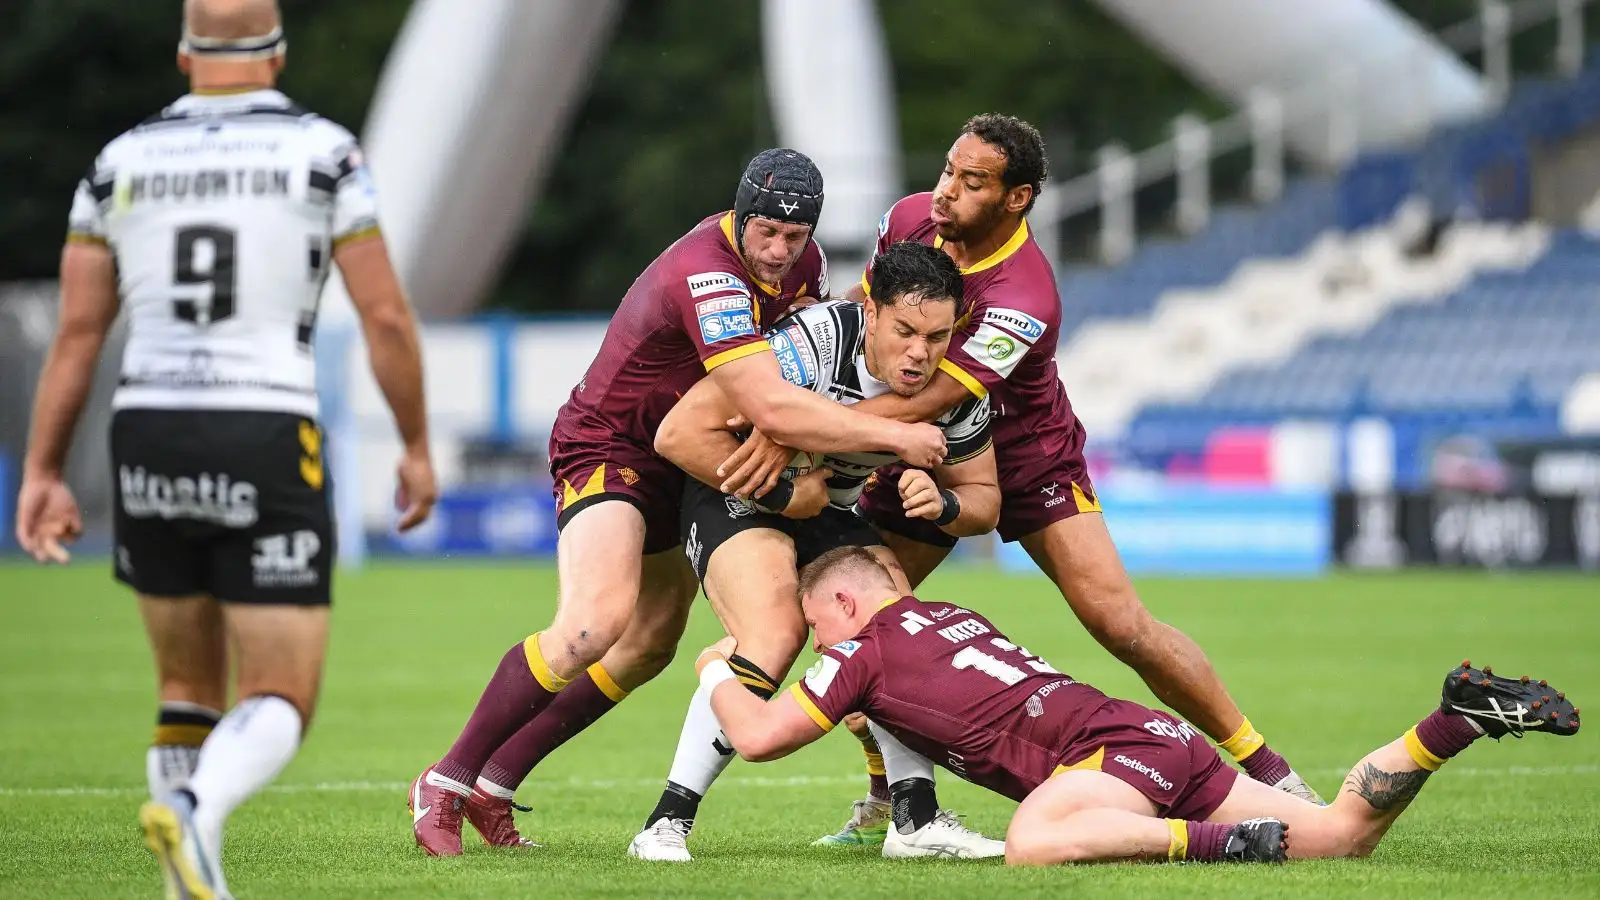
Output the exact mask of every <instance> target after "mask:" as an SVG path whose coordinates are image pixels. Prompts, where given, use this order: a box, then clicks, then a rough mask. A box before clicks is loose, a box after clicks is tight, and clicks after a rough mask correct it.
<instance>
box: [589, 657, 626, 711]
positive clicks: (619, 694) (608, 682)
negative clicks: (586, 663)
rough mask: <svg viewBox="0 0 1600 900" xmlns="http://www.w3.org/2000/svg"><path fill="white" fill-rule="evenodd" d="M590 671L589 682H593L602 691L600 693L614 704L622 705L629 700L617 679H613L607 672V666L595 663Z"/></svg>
mask: <svg viewBox="0 0 1600 900" xmlns="http://www.w3.org/2000/svg"><path fill="white" fill-rule="evenodd" d="M588 671H589V680H590V681H593V682H594V686H595V687H597V688H599V689H600V693H602V694H605V695H606V698H607V699H608V700H610V701H611V702H612V703H621V702H622V701H623V700H624V699H626V698H627V696H628V692H627V691H625V690H623V689H622V686H621V685H619V684H617V681H616V679H614V678H612V677H611V673H610V672H607V671H606V669H605V666H602V665H600V664H599V663H595V664H594V665H592V666H590V667H589V670H588Z"/></svg>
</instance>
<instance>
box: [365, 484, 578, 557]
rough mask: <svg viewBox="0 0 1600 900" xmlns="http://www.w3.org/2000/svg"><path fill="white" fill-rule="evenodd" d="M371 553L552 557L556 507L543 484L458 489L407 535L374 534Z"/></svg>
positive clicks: (450, 493)
mask: <svg viewBox="0 0 1600 900" xmlns="http://www.w3.org/2000/svg"><path fill="white" fill-rule="evenodd" d="M368 546H369V547H370V549H371V550H372V551H373V552H375V553H382V554H386V555H401V556H424V557H441V556H444V557H450V556H553V555H554V554H555V552H556V507H555V498H554V497H552V496H551V494H550V486H549V484H548V483H541V482H527V483H522V484H511V485H492V486H491V485H485V486H482V487H469V488H457V489H455V490H451V491H447V492H445V493H444V494H443V495H441V496H440V498H439V503H438V505H436V506H435V507H434V509H433V516H432V517H430V518H429V520H428V521H427V522H425V523H423V524H422V525H420V526H418V527H417V528H416V529H415V530H413V531H412V532H410V533H408V534H403V535H396V534H393V533H389V534H374V535H369V537H368Z"/></svg>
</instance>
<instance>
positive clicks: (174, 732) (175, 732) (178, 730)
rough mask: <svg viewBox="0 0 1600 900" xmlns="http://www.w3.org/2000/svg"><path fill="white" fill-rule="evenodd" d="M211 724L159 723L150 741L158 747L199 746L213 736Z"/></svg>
mask: <svg viewBox="0 0 1600 900" xmlns="http://www.w3.org/2000/svg"><path fill="white" fill-rule="evenodd" d="M211 728H212V726H210V725H157V726H156V736H155V738H154V739H153V740H152V741H151V742H150V743H151V744H154V745H155V746H157V747H198V746H200V745H201V744H204V743H205V742H206V738H208V737H210V736H211Z"/></svg>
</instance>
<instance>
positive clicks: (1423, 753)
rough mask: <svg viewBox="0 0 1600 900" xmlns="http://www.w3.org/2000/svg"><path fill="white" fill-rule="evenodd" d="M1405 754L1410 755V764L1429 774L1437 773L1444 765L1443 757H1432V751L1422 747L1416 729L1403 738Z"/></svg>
mask: <svg viewBox="0 0 1600 900" xmlns="http://www.w3.org/2000/svg"><path fill="white" fill-rule="evenodd" d="M1405 744H1406V752H1407V753H1409V754H1411V760H1412V762H1415V763H1416V764H1417V765H1419V766H1421V767H1423V768H1424V769H1427V770H1428V771H1429V772H1437V771H1439V767H1440V766H1442V765H1444V764H1445V757H1443V756H1436V755H1434V753H1433V751H1432V750H1429V749H1428V748H1427V747H1424V746H1423V745H1422V738H1419V737H1417V729H1416V728H1412V729H1411V730H1409V731H1407V732H1406V736H1405Z"/></svg>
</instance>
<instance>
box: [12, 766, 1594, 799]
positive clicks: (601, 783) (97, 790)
mask: <svg viewBox="0 0 1600 900" xmlns="http://www.w3.org/2000/svg"><path fill="white" fill-rule="evenodd" d="M1309 771H1310V773H1311V774H1312V775H1314V776H1327V777H1330V778H1331V777H1334V776H1339V775H1346V774H1349V771H1350V770H1349V769H1331V768H1329V769H1312V770H1309ZM1444 771H1445V772H1447V773H1449V775H1448V777H1450V778H1527V777H1537V776H1543V775H1554V776H1571V775H1596V774H1600V765H1576V766H1501V767H1489V768H1474V767H1472V766H1460V767H1457V766H1451V767H1449V768H1447V769H1445V770H1444ZM860 781H861V776H860V775H859V774H857V775H848V776H847V775H790V776H787V777H782V778H776V777H766V776H762V775H744V776H739V775H732V776H729V777H726V778H721V779H718V783H719V784H724V785H731V786H734V787H754V788H786V787H787V788H794V787H798V788H806V787H823V786H828V785H848V784H859V783H860ZM661 784H662V779H660V778H567V779H562V780H553V781H530V782H527V783H526V784H525V785H524V786H525V787H528V788H530V789H532V790H534V791H545V790H563V789H565V790H578V791H602V790H615V789H617V788H653V787H659V786H660V785H661ZM410 786H411V784H410V782H406V781H320V782H314V783H308V784H274V785H271V786H269V787H267V788H266V792H267V793H272V794H324V793H326V794H358V793H372V792H385V791H393V792H395V793H400V792H403V791H405V790H406V789H407V788H409V787H410ZM145 794H146V789H145V788H143V787H55V788H37V787H0V797H143V796H145Z"/></svg>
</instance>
